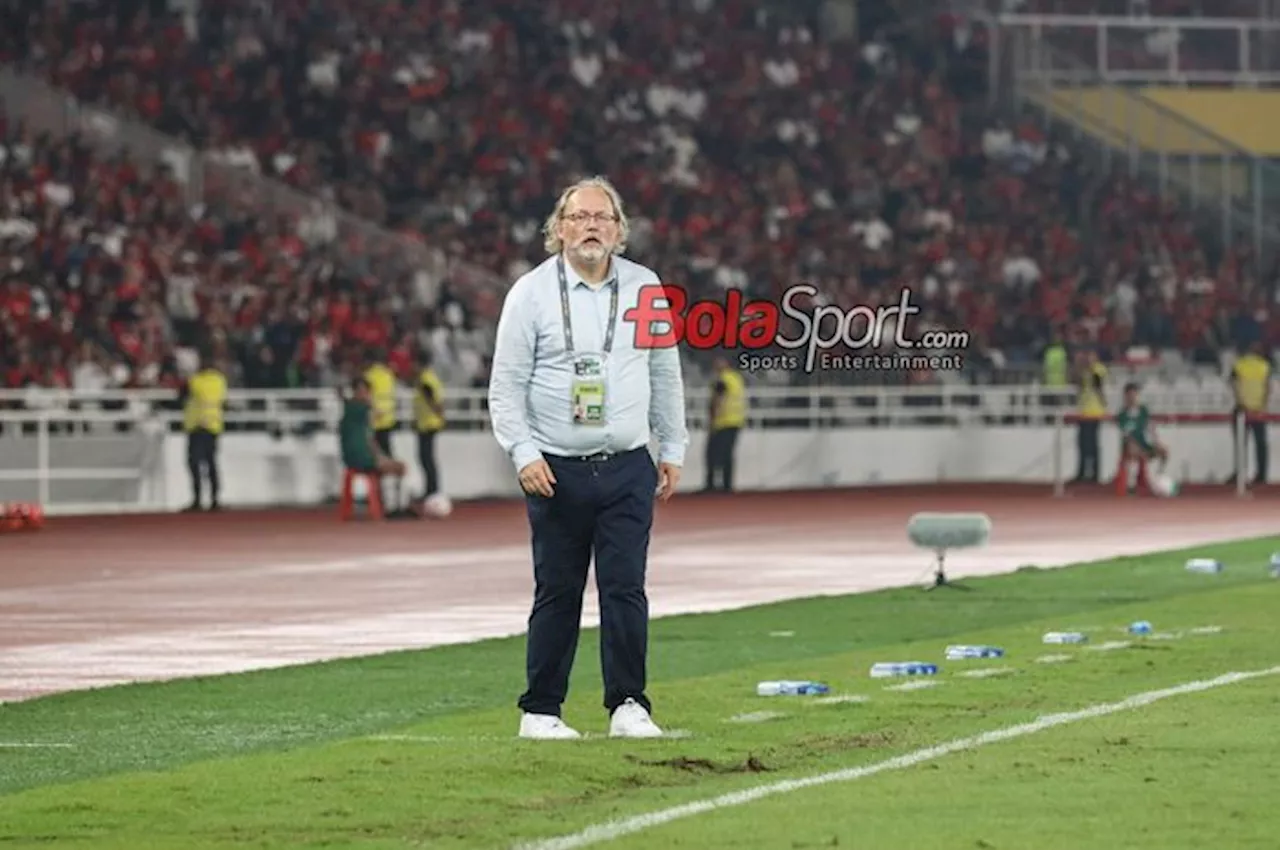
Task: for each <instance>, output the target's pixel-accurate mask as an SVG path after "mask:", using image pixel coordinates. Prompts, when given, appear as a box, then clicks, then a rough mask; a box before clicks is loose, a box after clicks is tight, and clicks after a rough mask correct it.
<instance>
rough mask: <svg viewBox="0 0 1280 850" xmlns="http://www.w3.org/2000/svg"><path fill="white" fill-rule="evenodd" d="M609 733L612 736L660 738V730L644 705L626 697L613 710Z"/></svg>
mask: <svg viewBox="0 0 1280 850" xmlns="http://www.w3.org/2000/svg"><path fill="white" fill-rule="evenodd" d="M609 734H610V735H611V736H612V737H614V738H661V737H662V730H661V729H659V728H658V725H657V724H656V723H654V722H653V718H651V717H650V716H649V712H647V711H645V708H644V706H642V705H641V704H640V703H638V702H636V701H635V700H633V699H631V697H627V701H626V702H624V703H623V704H622V705H620V706H618V708H617V710H615V711H614V712H613V718H612V719H611V720H610V721H609Z"/></svg>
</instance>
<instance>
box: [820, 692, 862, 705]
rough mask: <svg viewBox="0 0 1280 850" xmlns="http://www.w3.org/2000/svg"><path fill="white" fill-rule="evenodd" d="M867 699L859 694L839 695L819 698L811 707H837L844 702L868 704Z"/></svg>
mask: <svg viewBox="0 0 1280 850" xmlns="http://www.w3.org/2000/svg"><path fill="white" fill-rule="evenodd" d="M866 701H867V698H866V697H864V696H861V695H859V694H837V695H836V696H831V697H818V698H816V699H814V700H813V701H812V702H811V703H810V705H836V704H837V703H842V702H866Z"/></svg>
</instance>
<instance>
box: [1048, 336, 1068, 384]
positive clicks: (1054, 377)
mask: <svg viewBox="0 0 1280 850" xmlns="http://www.w3.org/2000/svg"><path fill="white" fill-rule="evenodd" d="M1044 383H1045V386H1047V387H1065V386H1066V385H1067V349H1066V347H1064V346H1061V345H1054V346H1050V347H1049V349H1048V350H1046V351H1045V353H1044Z"/></svg>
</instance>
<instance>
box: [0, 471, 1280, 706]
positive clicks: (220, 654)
mask: <svg viewBox="0 0 1280 850" xmlns="http://www.w3.org/2000/svg"><path fill="white" fill-rule="evenodd" d="M1276 501H1277V500H1276V498H1275V493H1274V492H1273V491H1266V492H1260V493H1257V494H1255V497H1254V498H1249V499H1238V498H1236V497H1235V496H1234V494H1233V493H1232V492H1230V491H1229V490H1228V489H1226V488H1213V489H1210V490H1204V491H1196V492H1193V493H1190V494H1184V495H1183V496H1181V497H1179V498H1177V499H1169V500H1160V499H1152V498H1130V499H1118V498H1116V497H1114V496H1113V495H1111V493H1110V490H1109V488H1099V489H1098V490H1095V491H1091V492H1089V493H1086V494H1077V495H1076V497H1074V498H1070V497H1069V498H1065V499H1054V498H1052V496H1051V495H1050V494H1049V492H1048V488H1047V487H1040V486H1037V487H1012V486H995V485H980V486H975V485H966V486H951V487H940V486H934V487H900V488H878V489H864V490H852V491H848V490H845V491H836V490H825V491H817V492H799V493H785V494H782V493H770V494H741V495H735V496H678V497H676V498H675V499H673V500H672V501H671V502H670V503H668V504H666V505H662V506H660V508H659V511H658V519H657V521H656V527H655V533H654V542H653V545H652V548H651V555H650V581H649V588H650V599H651V607H652V610H653V613H654V615H655V616H663V615H667V614H675V613H687V612H693V611H712V610H723V609H727V608H734V607H741V606H745V605H751V604H759V603H765V602H770V601H776V600H780V599H787V598H794V597H798V596H809V595H815V594H829V593H848V592H860V591H867V590H872V589H877V588H881V587H888V586H901V585H904V584H911V583H915V582H917V581H921V580H924V579H925V578H926V577H927V576H928V572H929V568H930V561H929V556H928V554H927V553H923V552H920V551H918V550H915V549H913V548H912V547H911V546H910V544H909V543H908V542H907V541H906V538H905V533H904V528H905V525H906V522H907V519H908V518H909V517H910V516H911V515H912V514H913V513H915V512H917V511H921V510H942V511H948V510H957V511H983V512H986V513H988V514H989V515H990V516H991V518H992V521H993V533H992V539H991V542H990V544H989V545H988V546H987V547H985V548H984V549H982V550H974V551H970V552H958V553H955V554H954V555H953V556H952V557H951V558H950V559H949V560H950V563H949V572H950V573H951V574H953V575H955V576H958V577H962V576H966V575H979V574H991V573H997V572H1005V571H1009V570H1013V569H1016V568H1017V567H1019V566H1023V565H1026V564H1037V565H1040V566H1053V565H1061V564H1065V563H1071V562H1077V561H1081V560H1093V559H1100V558H1108V557H1115V556H1119V555H1126V554H1138V553H1141V552H1144V551H1149V550H1151V549H1162V548H1176V547H1181V546H1192V545H1198V544H1202V543H1206V542H1212V541H1215V540H1226V539H1231V538H1238V537H1247V536H1260V535H1266V534H1271V533H1274V532H1275V531H1276V528H1277V523H1276V520H1275V516H1276V512H1275V505H1276ZM0 565H2V566H0V701H11V700H19V699H29V698H32V697H37V696H40V695H43V694H49V693H55V692H59V691H65V690H71V689H77V688H89V687H101V686H106V685H111V684H119V683H124V682H132V681H143V680H157V679H167V678H173V677H180V676H190V675H206V674H215V673H227V672H239V671H244V670H250V669H263V668H269V667H279V666H283V665H288V664H297V663H304V662H310V661H320V660H326V659H331V658H338V657H347V656H355V655H366V654H373V653H378V652H385V651H391V650H396V649H405V648H413V647H427V646H435V645H440V644H445V643H456V642H461V641H470V640H477V639H480V638H485V637H494V636H501V635H510V634H519V633H521V632H523V630H524V628H525V619H526V617H527V613H528V604H529V598H530V594H531V591H532V578H531V575H530V567H529V547H528V538H527V526H526V521H525V517H524V510H523V505H522V504H521V503H519V502H489V503H472V504H461V505H459V506H458V507H457V510H456V511H455V513H454V515H453V516H452V517H450V518H449V519H447V520H444V521H421V522H397V523H380V524H372V523H363V522H356V523H349V524H343V523H340V522H338V521H337V520H336V518H335V515H334V513H333V512H332V511H305V512H251V513H239V512H227V513H222V514H206V515H165V516H150V517H123V518H122V517H110V518H75V519H70V518H68V519H55V520H50V521H49V522H48V524H47V526H46V528H45V529H44V530H43V531H41V532H38V533H29V534H9V535H3V536H0ZM588 593H589V598H588V604H587V608H586V611H585V613H584V622H585V623H586V624H587V625H595V624H597V623H598V608H597V607H596V606H595V601H594V598H593V597H594V587H589V589H588Z"/></svg>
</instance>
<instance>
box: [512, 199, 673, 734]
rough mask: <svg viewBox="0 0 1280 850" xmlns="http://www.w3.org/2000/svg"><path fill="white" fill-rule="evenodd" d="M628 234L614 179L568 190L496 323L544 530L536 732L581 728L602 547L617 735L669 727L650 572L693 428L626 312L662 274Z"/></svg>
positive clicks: (608, 677)
mask: <svg viewBox="0 0 1280 850" xmlns="http://www.w3.org/2000/svg"><path fill="white" fill-rule="evenodd" d="M628 232H629V226H628V223H627V217H626V213H625V212H624V210H623V205H622V200H621V198H619V197H618V193H617V191H616V190H615V189H614V188H613V186H612V185H610V183H609V182H608V181H607V180H605V179H604V178H601V177H595V178H591V179H589V180H583V181H580V182H578V183H576V184H574V185H572V186H570V187H569V188H568V189H566V190H565V191H564V193H563V194H562V195H561V196H560V199H559V201H558V202H557V203H556V206H555V209H554V210H553V211H552V213H551V215H550V216H548V218H547V221H546V223H545V224H544V226H543V234H544V236H545V241H544V245H545V247H546V250H547V252H548V253H549V254H551V256H550V257H549V258H547V259H546V260H544V261H543V262H542V263H541V264H540V265H538V266H537V267H536V268H534V269H533V270H531V271H530V272H528V273H527V274H525V275H523V276H522V277H521V278H520V279H519V280H517V281H516V282H515V284H514V285H513V286H512V287H511V290H510V292H508V293H507V297H506V300H505V302H504V303H503V306H502V314H501V317H500V318H499V320H498V332H497V339H496V342H495V345H494V353H493V366H492V375H491V377H490V381H489V414H490V417H491V418H492V421H493V430H494V436H495V437H496V438H497V440H498V444H499V445H501V446H502V448H503V450H504V451H505V452H506V453H507V454H508V456H509V457H510V458H511V461H512V463H513V464H514V466H515V468H516V469H517V470H518V476H519V480H520V486H521V488H522V489H523V490H524V493H525V503H526V508H527V512H528V516H529V525H530V529H531V531H532V537H533V541H532V542H533V575H534V586H535V589H534V599H533V608H532V612H531V614H530V616H529V636H528V645H527V656H526V677H527V687H526V690H525V692H524V693H523V694H522V695H521V696H520V698H519V700H518V702H517V704H518V705H519V707H520V708H521V709H522V711H523V715H522V717H521V720H520V736H521V737H525V738H578V737H580V735H579V734H578V732H577V731H576V730H574V729H573V728H571V727H570V726H568V725H567V724H565V722H564V721H563V720H562V719H561V716H560V713H561V706H562V704H563V703H564V700H565V697H566V696H567V694H568V689H569V673H570V671H571V670H572V668H573V660H574V655H575V653H576V651H577V644H578V632H579V626H580V623H581V620H582V596H583V592H584V591H585V589H586V583H587V569H588V567H589V566H590V563H591V558H592V555H593V554H594V555H595V563H596V584H597V586H598V588H599V592H600V655H601V666H602V668H603V673H604V706H605V708H606V710H607V711H608V712H609V714H610V717H611V719H610V724H609V734H610V735H614V736H620V737H657V736H660V735H661V734H662V730H661V729H659V728H658V726H657V725H656V724H655V723H654V722H653V719H652V717H651V715H650V712H651V710H652V706H651V704H650V701H649V698H648V696H647V695H646V694H645V685H646V656H647V654H648V631H649V601H648V597H647V595H646V592H645V570H646V560H647V557H648V548H649V533H650V529H651V527H652V524H653V510H654V499H655V496H656V498H657V499H660V500H662V501H666V500H667V499H669V498H670V497H671V495H672V493H673V492H675V488H676V485H677V483H679V480H680V468H681V466H682V465H683V463H684V452H685V447H686V445H687V443H688V435H687V431H686V428H685V419H684V413H685V407H684V386H683V383H682V377H681V367H680V354H679V351H678V349H676V348H675V347H674V346H672V347H669V348H654V349H637V348H636V346H635V333H634V328H631V327H630V326H629V325H628V324H626V323H624V322H622V321H620V319H621V317H622V315H623V313H624V312H625V311H626V310H627V309H629V308H631V307H634V306H636V305H637V304H638V302H639V291H640V288H641V287H642V286H645V285H656V284H658V283H659V280H658V276H657V275H656V274H654V272H653V271H651V270H650V269H647V268H645V267H644V266H642V265H640V264H638V263H635V262H632V261H630V260H627V259H624V258H623V257H622V256H621V254H622V252H623V250H624V249H625V247H626V241H627V235H628ZM650 428H652V429H653V432H654V435H655V436H656V437H657V439H658V443H659V454H658V464H657V465H656V466H655V465H654V462H653V459H652V457H651V456H650V454H649V450H648V444H649V439H650Z"/></svg>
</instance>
